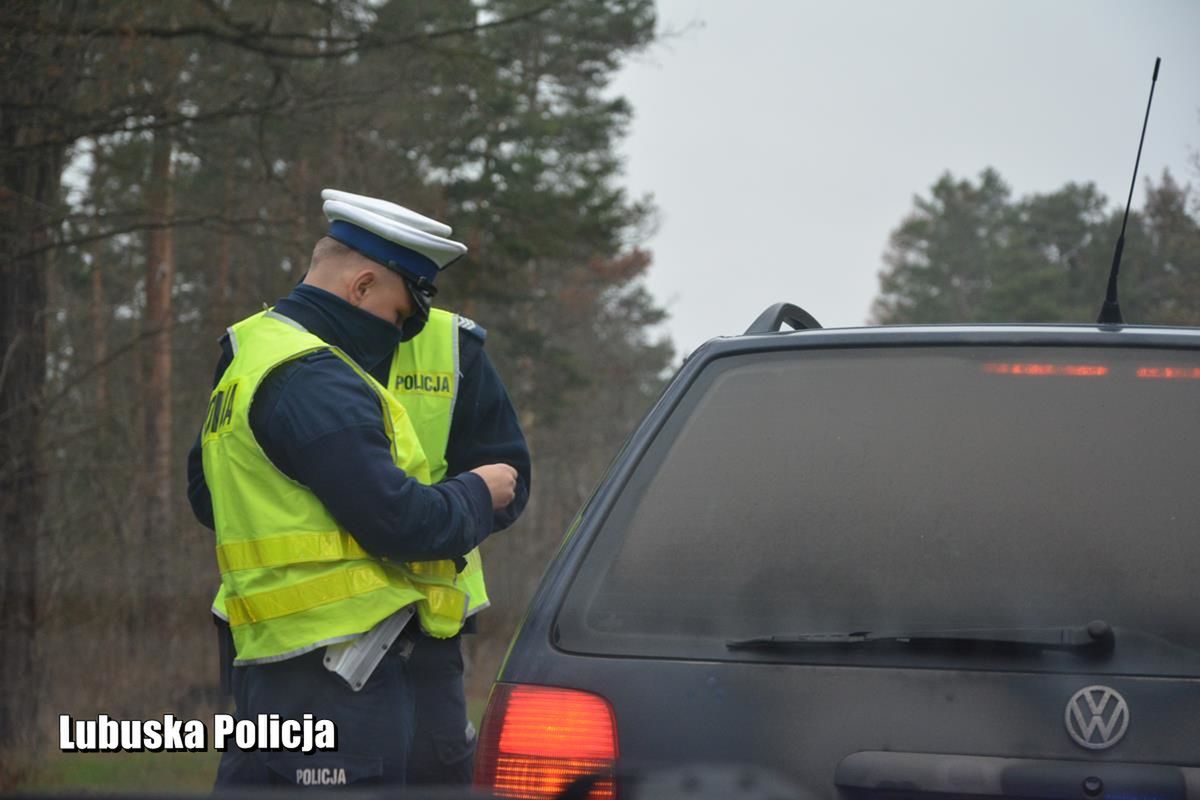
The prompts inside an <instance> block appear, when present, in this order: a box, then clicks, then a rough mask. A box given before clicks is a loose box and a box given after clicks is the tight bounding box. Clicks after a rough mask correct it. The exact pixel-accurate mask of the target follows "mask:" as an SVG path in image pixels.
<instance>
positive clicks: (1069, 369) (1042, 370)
mask: <svg viewBox="0 0 1200 800" xmlns="http://www.w3.org/2000/svg"><path fill="white" fill-rule="evenodd" d="M983 371H984V372H990V373H992V374H994V375H1069V376H1071V377H1073V378H1099V377H1102V376H1104V375H1107V374H1108V367H1106V366H1104V365H1103V364H984V365H983Z"/></svg>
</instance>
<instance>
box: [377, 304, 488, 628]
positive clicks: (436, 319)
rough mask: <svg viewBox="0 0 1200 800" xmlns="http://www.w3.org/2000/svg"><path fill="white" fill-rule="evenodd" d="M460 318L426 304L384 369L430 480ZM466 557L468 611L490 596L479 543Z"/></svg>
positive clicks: (442, 457)
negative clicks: (419, 325) (414, 329)
mask: <svg viewBox="0 0 1200 800" xmlns="http://www.w3.org/2000/svg"><path fill="white" fill-rule="evenodd" d="M462 319H463V318H462V317H460V316H458V315H457V314H453V313H451V312H449V311H443V310H442V309H440V308H434V309H431V310H430V312H429V321H428V322H427V323H425V327H424V329H423V330H422V331H421V333H420V334H419V335H417V336H416V337H415V338H413V339H412V340H410V341H408V342H404V343H403V344H401V345H400V346H399V347H397V348H396V352H395V353H394V354H393V355H392V366H391V369H390V370H389V371H388V386H387V388H388V391H389V392H390V393H391V394H392V396H394V397H395V398H396V399H397V400H399V401H400V403H401V404H403V406H404V408H405V410H406V411H408V418H409V420H410V421H411V422H412V426H413V430H415V431H416V433H417V438H418V439H420V440H421V448H422V449H423V450H424V451H425V457H426V458H427V459H428V460H429V477H430V480H432V481H433V482H434V483H437V482H438V481H440V480H441V479H442V478H444V477H445V476H446V466H447V465H446V448H447V446H448V445H449V443H450V422H451V419H452V417H453V416H454V404H455V402H456V401H457V399H458V386H459V379H460V377H461V375H460V374H459V355H458V331H459V328H460V326H461V325H462V324H463V323H462ZM466 561H467V566H466V568H465V569H463V571H462V573H461V574H460V575H459V585H460V586H462V587H463V589H464V590H465V591H466V592H467V594H468V595H469V596H470V606H469V607H468V609H467V615H468V616H470V615H471V614H475V613H478V612H479V611H482V610H483V609H485V608H487V607H488V604H489V601H488V596H487V584H486V583H485V582H484V578H483V559H482V558H481V557H480V555H479V548H475V549H474V550H472V551H471V552H470V553H467V555H466Z"/></svg>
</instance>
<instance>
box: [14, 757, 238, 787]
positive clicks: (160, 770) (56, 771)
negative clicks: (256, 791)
mask: <svg viewBox="0 0 1200 800" xmlns="http://www.w3.org/2000/svg"><path fill="white" fill-rule="evenodd" d="M220 760H221V754H220V753H218V752H215V751H212V752H205V753H56V754H54V755H51V756H49V757H47V758H45V759H43V760H42V761H41V763H40V764H38V765H37V766H36V767H34V768H33V770H32V771H31V772H30V774H29V775H28V776H26V778H25V779H24V780H23V781H21V783H20V784H18V785H17V787H16V788H17V789H18V790H21V791H34V792H41V791H62V790H71V791H96V792H117V791H120V792H125V791H155V790H157V791H160V792H161V791H164V790H166V791H170V792H208V791H209V790H211V789H212V784H213V778H214V777H215V776H216V774H217V763H218V762H219V761H220Z"/></svg>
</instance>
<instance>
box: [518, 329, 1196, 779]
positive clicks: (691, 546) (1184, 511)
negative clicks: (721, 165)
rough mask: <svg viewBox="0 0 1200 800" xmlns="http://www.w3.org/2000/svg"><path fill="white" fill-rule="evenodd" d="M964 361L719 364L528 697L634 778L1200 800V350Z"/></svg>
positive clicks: (579, 567)
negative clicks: (722, 768) (602, 746)
mask: <svg viewBox="0 0 1200 800" xmlns="http://www.w3.org/2000/svg"><path fill="white" fill-rule="evenodd" d="M795 338H797V339H799V338H802V337H801V336H796V337H795ZM1068 338H1069V337H1068ZM1181 338H1182V337H1181ZM944 339H945V337H943V340H942V341H939V340H938V339H937V337H932V338H929V337H921V336H912V337H907V338H906V337H895V339H893V340H889V341H888V342H887V345H888V346H860V345H858V344H856V345H855V346H831V345H836V344H837V342H836V337H828V338H827V339H824V340H821V341H820V342H819V343H818V344H814V345H812V346H806V347H800V348H782V347H775V348H772V349H765V350H758V351H755V350H752V349H750V350H749V351H747V349H743V350H742V351H737V350H734V351H733V352H730V353H728V354H719V355H718V356H715V357H712V358H709V359H707V362H706V363H704V364H702V365H693V369H692V370H691V372H690V373H689V374H688V375H685V376H684V379H685V382H686V385H684V386H679V387H675V397H674V400H672V402H670V403H669V404H668V407H666V408H664V409H662V410H661V411H660V414H659V417H660V418H659V419H657V420H648V423H647V429H646V430H644V431H643V433H644V436H643V439H644V442H643V446H641V447H640V448H639V449H637V450H636V451H635V452H632V453H631V454H630V455H629V460H631V461H632V460H633V459H636V461H635V463H632V464H630V465H628V469H627V471H625V472H624V473H623V474H622V475H618V476H617V477H616V478H614V479H613V481H612V482H613V485H612V486H611V487H610V489H611V492H612V497H611V501H606V502H603V503H598V504H596V506H595V507H593V508H591V509H589V510H588V511H587V512H586V513H585V514H584V518H583V520H582V523H581V525H580V532H579V538H580V539H581V540H582V541H580V542H579V543H577V546H576V547H574V548H568V550H567V552H566V553H565V554H564V556H563V557H562V559H561V560H560V564H559V565H558V569H559V570H560V571H561V572H569V573H571V574H570V575H569V576H560V578H561V579H560V580H558V582H557V584H556V581H555V580H554V579H552V580H551V581H550V584H551V589H553V588H554V586H558V587H560V588H565V595H564V596H563V597H562V598H561V604H559V603H558V602H555V603H554V605H555V607H556V608H558V613H557V615H556V616H554V617H553V619H552V620H550V619H547V620H545V625H546V627H545V629H544V630H539V624H540V623H537V620H536V619H535V624H534V625H532V626H529V629H528V630H526V631H525V632H524V633H523V634H522V636H523V637H529V636H534V637H537V636H541V635H546V636H548V637H549V639H550V643H551V646H549V647H547V648H545V650H544V652H540V653H539V654H538V655H537V657H536V664H535V661H534V660H531V659H530V658H526V657H525V656H523V655H522V652H523V650H524V652H528V651H529V650H530V648H529V647H525V648H522V647H521V644H522V642H521V641H518V643H517V646H515V647H514V651H513V655H514V657H513V658H512V659H510V664H509V666H508V668H506V670H505V671H504V673H503V675H502V677H503V679H504V680H511V681H516V682H525V683H534V684H536V683H547V684H555V685H561V686H568V687H573V688H576V689H582V690H587V691H589V692H594V693H595V694H597V695H599V696H601V697H603V698H605V699H606V700H607V701H608V702H609V703H610V704H611V708H612V709H613V714H614V718H615V720H616V728H617V732H618V736H619V739H620V753H621V757H622V760H623V761H626V762H630V763H647V764H661V763H672V764H676V763H684V762H694V761H714V760H716V761H747V762H751V763H756V764H761V765H764V766H769V767H774V768H777V769H780V770H783V771H785V772H787V773H788V774H790V775H792V776H793V777H795V778H796V779H797V780H799V781H800V782H801V783H802V784H804V785H805V786H808V787H809V788H811V789H813V790H815V791H817V792H818V793H820V794H823V795H829V794H831V793H832V792H833V791H834V790H835V788H836V789H837V791H840V792H842V793H844V794H862V795H873V794H877V793H879V792H883V793H884V794H885V795H886V796H900V795H903V796H920V795H926V794H928V795H930V796H933V795H937V796H944V795H946V794H958V795H985V796H998V795H1004V796H1014V797H1035V796H1037V797H1067V796H1070V797H1087V798H1096V797H1107V798H1110V800H1126V798H1134V797H1137V798H1146V799H1147V800H1148V798H1151V797H1155V798H1158V797H1162V798H1166V797H1175V796H1180V797H1182V796H1185V794H1183V793H1184V792H1186V789H1185V786H1186V784H1187V783H1188V782H1189V781H1192V782H1193V789H1192V793H1191V794H1192V796H1193V797H1196V796H1200V792H1198V791H1197V788H1196V787H1197V784H1195V781H1196V773H1194V772H1191V771H1189V770H1188V769H1181V768H1187V767H1197V766H1200V614H1197V613H1196V598H1197V597H1198V596H1200V593H1198V592H1197V590H1196V588H1195V587H1196V581H1195V574H1196V567H1197V564H1200V536H1197V534H1198V533H1200V531H1198V528H1200V524H1198V521H1200V491H1197V485H1198V481H1197V478H1198V477H1200V356H1198V352H1197V350H1195V349H1192V348H1191V347H1187V346H1174V347H1172V346H1166V347H1143V346H1129V344H1127V343H1129V342H1130V341H1131V340H1130V339H1122V338H1118V337H1117V336H1110V338H1108V339H1105V338H1104V337H1103V335H1100V334H1094V336H1093V337H1086V336H1080V335H1077V336H1075V337H1074V338H1073V339H1071V340H1070V341H1064V342H1061V343H1057V344H1055V343H1048V342H1046V341H1037V342H1034V341H1031V342H1030V343H1029V344H1023V343H1020V342H1019V341H1017V339H1019V337H1014V336H1013V335H1011V334H1010V335H1007V336H1006V337H1005V340H1004V341H1003V342H997V343H995V344H992V343H990V342H988V341H986V339H982V340H978V341H973V342H969V343H964V342H949V341H944ZM1110 343H1111V344H1110ZM1097 345H1100V346H1097ZM1177 345H1178V343H1177ZM668 412H669V413H668ZM589 515H590V516H589ZM552 571H553V570H552ZM568 577H569V580H568V579H567V578H568ZM554 599H555V598H552V597H550V596H549V595H548V594H544V595H543V600H554ZM535 617H536V615H535ZM1092 621H1098V622H1102V625H1100V627H1097V628H1095V629H1096V630H1100V631H1108V632H1110V633H1111V640H1110V641H1109V642H1107V644H1105V645H1103V646H1087V645H1088V642H1087V641H1086V639H1087V627H1086V626H1087V625H1088V623H1090V622H1092ZM989 631H991V632H996V635H994V636H989V635H988V634H987V632H989ZM956 632H958V633H962V632H966V633H969V634H970V635H969V636H957V635H954V634H955V633H956ZM865 633H870V634H872V636H864V635H863V634H865ZM1059 633H1061V634H1062V635H1063V636H1064V637H1067V639H1069V638H1070V637H1071V636H1075V637H1076V638H1078V637H1080V636H1082V637H1083V639H1082V640H1080V641H1082V644H1083V645H1084V646H1081V647H1077V648H1072V647H1050V646H1044V645H1045V643H1046V641H1048V637H1049V638H1050V639H1052V638H1053V637H1054V636H1055V635H1057V634H1059ZM789 636H790V637H794V638H792V639H786V638H781V639H780V640H776V641H771V637H789ZM1023 639H1024V640H1025V641H1023ZM747 640H751V641H752V642H755V641H757V643H756V644H753V643H752V644H750V645H749V646H747V645H745V643H746V641H747ZM1064 641H1065V639H1064ZM739 642H740V643H743V644H742V646H739V645H738V643H739ZM534 650H536V648H534ZM1159 766H1162V768H1161V769H1160V768H1159ZM1097 782H1098V783H1097Z"/></svg>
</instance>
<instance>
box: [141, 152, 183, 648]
mask: <svg viewBox="0 0 1200 800" xmlns="http://www.w3.org/2000/svg"><path fill="white" fill-rule="evenodd" d="M172 150H173V145H172V141H171V135H170V133H169V132H168V131H166V130H159V131H158V132H156V133H155V136H154V148H153V154H152V156H151V163H150V184H149V187H148V191H147V203H148V209H147V211H148V220H149V222H150V223H151V224H153V225H157V226H161V227H155V228H152V229H151V230H150V233H149V235H148V237H147V246H146V314H145V318H144V326H145V327H144V329H143V330H144V334H145V335H146V347H145V351H144V358H145V361H144V369H143V381H142V403H143V406H142V407H143V413H144V417H143V424H144V433H145V451H144V452H145V459H146V462H145V475H146V476H147V485H146V490H145V495H144V513H143V517H142V525H143V539H144V544H145V547H146V550H145V553H144V555H143V559H144V561H143V562H142V566H141V568H140V569H139V572H140V585H141V586H142V587H144V591H145V593H146V594H145V600H146V602H145V603H144V604H143V607H142V609H141V613H140V614H139V616H140V617H141V620H140V624H141V625H146V624H148V623H150V622H151V620H152V619H158V620H162V618H163V616H164V614H166V612H167V611H168V609H164V608H161V607H158V606H156V605H155V606H153V607H152V604H153V601H152V599H151V598H153V597H154V596H155V595H160V596H161V593H162V591H163V589H164V587H165V585H166V581H167V575H166V569H165V563H166V558H165V556H166V552H167V550H168V549H169V548H170V547H171V536H172V534H173V533H174V524H173V523H174V519H173V514H172V511H173V506H172V497H173V492H172V491H171V490H172V486H173V484H174V479H173V476H172V470H171V331H172V315H171V287H172V284H173V283H174V277H175V237H174V233H173V231H172V229H171V227H170V221H171V217H172V215H173V214H174V192H173V186H172V182H171V154H172ZM163 621H165V620H163Z"/></svg>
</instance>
